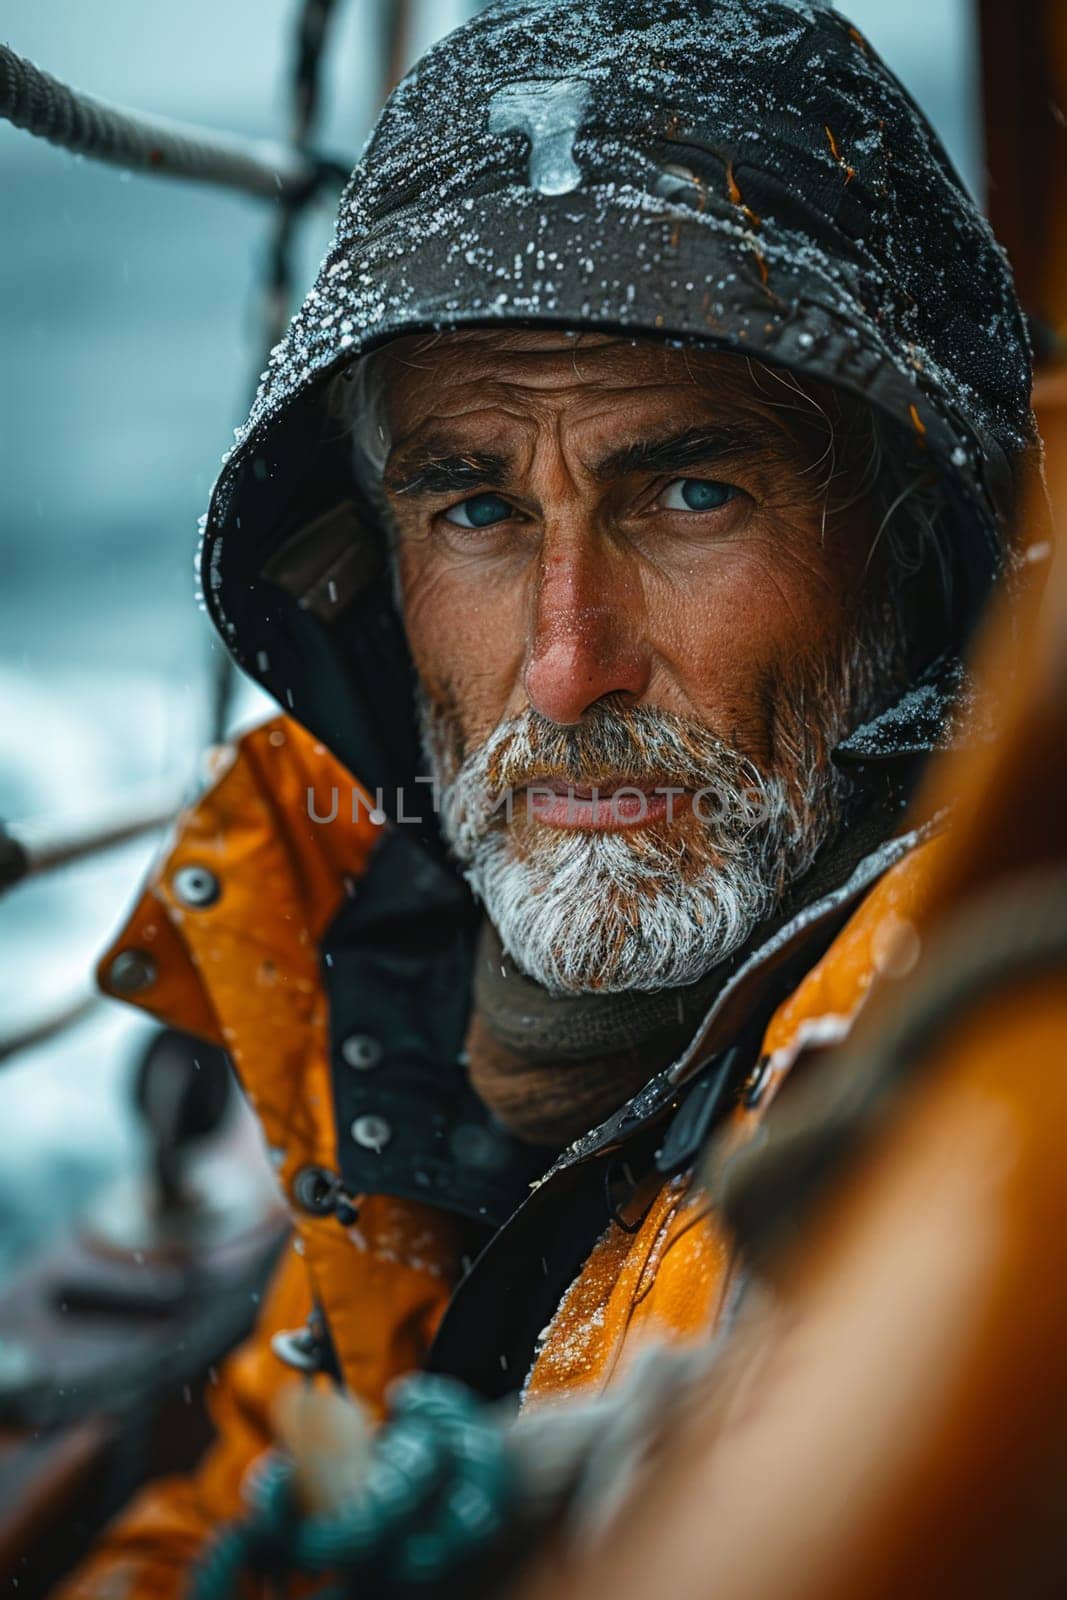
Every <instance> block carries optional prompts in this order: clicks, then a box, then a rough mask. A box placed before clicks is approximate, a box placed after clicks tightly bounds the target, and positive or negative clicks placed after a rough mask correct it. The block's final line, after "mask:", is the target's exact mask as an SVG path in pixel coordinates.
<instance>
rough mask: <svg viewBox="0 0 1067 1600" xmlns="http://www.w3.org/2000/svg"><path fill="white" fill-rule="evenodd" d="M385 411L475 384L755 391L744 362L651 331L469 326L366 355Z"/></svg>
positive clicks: (409, 408)
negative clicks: (669, 340)
mask: <svg viewBox="0 0 1067 1600" xmlns="http://www.w3.org/2000/svg"><path fill="white" fill-rule="evenodd" d="M368 360H369V362H370V363H371V364H372V365H373V366H374V368H375V370H376V375H377V382H378V384H379V385H380V388H381V392H382V395H383V399H384V402H385V405H386V409H387V411H388V413H389V414H390V415H391V416H392V417H393V419H394V421H395V420H396V417H397V414H400V415H404V416H410V415H411V413H412V412H413V411H414V412H420V411H425V410H428V409H431V408H432V407H433V404H434V402H435V400H436V399H438V398H439V397H442V396H444V395H445V394H455V393H457V392H458V391H461V390H463V389H466V388H469V387H471V386H477V388H478V389H479V391H480V392H481V393H485V392H486V391H487V390H490V389H492V388H499V389H510V390H513V391H516V392H517V393H519V394H521V391H523V390H528V391H530V393H531V395H537V394H541V395H545V394H550V393H552V392H556V391H558V392H560V393H564V394H566V393H573V392H575V391H577V390H580V389H583V388H584V389H593V388H603V389H619V390H639V389H642V388H645V389H651V388H661V387H664V386H669V385H673V384H677V383H684V384H686V385H689V386H692V385H704V384H707V385H709V386H712V387H716V388H719V389H722V390H724V391H731V392H734V393H736V394H737V396H738V397H739V398H740V397H741V396H742V395H745V394H747V395H754V394H755V392H756V386H755V385H754V383H753V377H752V369H751V363H749V362H747V361H746V360H745V359H744V358H743V357H738V356H736V355H732V354H723V353H722V352H720V351H712V350H698V349H693V348H681V347H679V346H678V345H676V344H669V343H667V342H665V341H664V340H661V339H656V338H652V337H648V336H645V337H635V336H632V335H630V336H625V337H624V336H621V335H618V336H617V335H612V334H605V333H595V332H585V331H581V330H578V331H570V330H566V329H559V330H557V329H523V328H511V329H503V328H502V329H494V328H489V329H475V330H467V331H463V332H457V333H445V334H437V335H432V336H430V337H426V336H422V337H418V336H414V337H410V338H406V339H398V340H395V341H393V342H392V343H391V344H389V345H387V346H386V347H385V348H384V349H382V350H381V351H379V352H377V353H376V354H375V355H372V356H370V357H369V358H368Z"/></svg>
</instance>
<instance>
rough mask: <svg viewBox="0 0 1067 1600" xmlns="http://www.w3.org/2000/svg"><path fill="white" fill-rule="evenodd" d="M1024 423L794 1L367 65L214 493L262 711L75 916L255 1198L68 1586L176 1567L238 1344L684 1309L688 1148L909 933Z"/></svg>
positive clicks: (776, 1070)
mask: <svg viewBox="0 0 1067 1600" xmlns="http://www.w3.org/2000/svg"><path fill="white" fill-rule="evenodd" d="M1037 463H1038V446H1037V443H1036V434H1035V430H1034V426H1033V419H1032V416H1031V413H1030V409H1029V356H1028V347H1027V341H1026V335H1025V331H1024V327H1023V323H1022V319H1021V316H1020V312H1019V308H1018V305H1017V303H1016V300H1015V297H1014V294H1013V291H1012V287H1011V283H1010V279H1009V276H1008V272H1007V269H1006V265H1005V262H1004V259H1003V257H1002V255H1001V253H1000V252H999V250H998V249H997V247H996V245H995V243H994V241H993V239H992V237H991V235H990V233H989V230H988V228H987V226H986V224H985V223H984V221H983V220H982V218H981V217H980V216H979V214H978V213H977V211H976V210H975V208H974V207H973V205H972V204H971V202H970V201H969V200H968V198H967V197H966V196H965V195H964V193H963V192H962V190H961V188H960V186H959V183H958V180H957V179H956V178H955V176H954V174H953V173H952V171H951V168H950V167H949V165H948V163H947V160H946V159H945V157H944V155H943V153H942V152H941V150H940V147H939V145H938V144H937V141H936V139H935V137H934V136H933V134H932V133H931V131H930V130H929V128H928V127H927V125H926V124H925V123H924V121H923V120H922V118H921V116H920V114H919V113H918V112H917V110H916V109H915V107H914V106H913V105H912V103H911V102H910V101H909V100H908V98H907V96H906V95H905V94H904V92H903V91H902V90H901V88H900V86H899V85H898V84H897V83H896V82H895V80H893V79H892V77H891V76H890V74H888V72H887V71H886V70H885V68H884V67H883V66H882V65H881V63H880V62H879V61H878V59H877V57H876V56H875V55H874V53H873V51H872V50H871V48H870V46H869V45H868V44H867V42H866V41H865V40H864V39H863V38H862V36H861V35H860V34H859V33H858V32H857V31H856V30H855V29H854V28H852V27H850V25H849V24H848V22H847V21H846V20H845V19H844V18H843V17H841V16H839V15H837V14H835V13H834V12H833V11H832V10H830V9H828V8H826V7H823V6H818V5H815V4H811V3H807V0H780V3H776V0H669V3H664V0H655V3H653V0H615V3H607V0H582V3H580V4H577V5H576V4H575V3H574V0H566V3H563V0H549V3H548V4H543V5H533V4H515V3H507V4H503V5H497V6H493V7H490V8H489V9H488V10H487V11H486V12H484V13H483V14H482V15H481V16H480V17H479V18H478V19H477V20H475V21H474V22H472V23H470V24H469V25H468V26H466V27H465V28H463V29H461V30H460V31H459V32H458V33H456V34H454V35H452V36H451V37H450V38H449V39H448V40H446V41H445V42H444V43H443V44H441V45H439V46H438V47H437V48H436V49H435V50H433V51H431V52H430V54H429V55H428V56H427V57H426V59H425V60H424V61H423V62H421V63H420V64H419V66H418V67H417V68H416V69H415V71H414V72H413V73H412V74H411V75H410V76H409V77H408V78H407V79H406V80H405V81H404V83H402V84H401V86H400V87H399V89H398V90H397V91H396V93H395V94H394V96H393V97H392V99H391V101H390V103H389V105H388V106H387V107H386V109H385V111H384V112H383V115H382V118H381V120H380V122H379V124H378V127H377V129H376V131H375V134H374V136H373V138H372V140H371V143H370V145H369V147H368V150H367V152H366V155H365V157H364V159H363V161H362V162H361V164H360V166H359V167H358V168H357V169H356V172H355V174H354V176H353V180H352V183H351V185H350V187H349V189H348V190H347V191H346V194H345V196H344V198H343V201H342V205H341V211H340V221H339V228H338V234H337V238H336V241H335V244H334V246H333V248H332V249H331V251H330V253H329V255H328V256H327V259H326V261H325V262H324V264H323V267H322V270H321V272H320V275H319V278H318V281H317V284H316V286H315V288H314V289H313V290H312V291H311V293H310V295H309V296H308V299H307V301H306V303H305V306H304V308H303V310H302V312H301V313H300V315H299V316H298V317H297V318H296V319H295V321H294V323H293V325H292V327H291V329H290V332H289V334H288V336H287V338H286V340H285V341H284V342H283V344H282V345H281V346H279V348H278V349H277V350H276V351H275V352H274V356H273V358H272V361H271V365H270V368H269V370H268V372H267V374H266V375H265V381H264V386H263V389H262V391H261V393H260V396H259V399H258V400H257V403H256V407H255V409H254V412H253V416H252V418H251V420H250V423H249V425H248V427H247V428H246V429H245V430H244V431H243V432H242V434H241V436H240V439H239V443H238V446H237V449H236V451H235V452H234V453H233V454H232V455H231V457H230V458H229V460H228V461H227V462H226V464H225V469H224V471H223V474H222V477H221V479H220V481H219V484H218V486H217V488H216V492H215V496H214V499H213V502H212V508H211V512H210V514H209V518H208V520H207V525H206V530H205V539H204V546H203V551H202V558H201V559H202V571H203V575H204V587H205V593H206V596H207V601H208V605H209V608H210V611H211V614H212V616H213V618H214V620H215V622H216V625H217V626H218V627H219V629H220V631H221V633H222V635H223V637H224V638H225V640H226V641H227V643H228V645H229V646H230V648H231V649H232V650H233V652H234V654H235V656H236V658H237V660H238V661H239V662H240V663H241V664H242V666H244V667H245V669H246V670H247V671H249V672H250V673H251V674H253V675H254V676H255V677H256V678H257V679H258V680H259V681H260V682H261V683H262V684H264V685H265V686H266V687H267V688H268V689H269V690H270V692H271V693H272V694H274V695H275V697H276V698H277V699H278V701H279V703H280V705H281V706H282V708H283V710H284V712H285V713H286V715H285V716H283V717H282V718H281V719H279V720H277V721H276V722H274V723H272V724H269V725H268V726H267V727H266V728H264V729H260V730H256V731H254V732H253V733H252V734H250V735H248V736H247V737H246V738H245V739H244V740H243V741H242V742H241V745H240V747H239V748H238V750H237V752H236V753H235V755H234V757H233V759H232V761H231V764H230V765H229V766H228V768H227V769H226V770H225V771H223V772H222V773H221V775H220V776H218V778H217V781H216V783H215V786H214V787H213V788H212V789H211V790H210V791H209V792H208V793H207V794H206V795H205V797H204V798H203V799H202V800H201V801H200V802H199V804H198V805H197V807H196V808H195V809H193V810H192V811H191V812H189V813H187V814H186V815H185V816H184V817H183V819H182V822H181V826H180V829H179V832H178V837H177V841H176V844H175V846H174V848H173V850H172V851H171V852H170V854H169V855H168V857H167V859H166V860H165V862H164V863H163V864H162V865H161V867H160V869H159V871H158V873H157V874H156V875H155V876H154V878H153V880H152V882H151V884H150V885H149V887H148V889H147V891H146V894H145V896H144V898H143V899H142V901H141V903H140V905H139V906H138V908H137V909H136V910H135V912H134V914H133V916H132V918H131V920H130V922H129V924H128V926H127V928H126V929H125V930H124V932H123V934H122V936H121V938H120V939H119V941H118V942H117V944H116V945H115V946H114V948H113V949H112V950H111V952H109V954H108V956H107V957H106V958H105V961H104V963H103V965H102V968H101V974H102V981H103V984H104V987H105V988H106V989H107V990H108V991H109V992H111V993H116V994H119V993H121V994H124V995H125V996H126V997H128V998H131V999H133V1000H135V1001H136V1002H137V1003H138V1004H141V1005H143V1006H145V1007H146V1008H148V1009H149V1010H151V1011H154V1012H156V1013H157V1014H158V1015H160V1016H162V1017H165V1018H167V1019H168V1020H170V1021H172V1022H174V1023H176V1024H177V1025H179V1026H183V1027H186V1028H189V1029H191V1030H192V1031H194V1032H200V1033H203V1034H205V1035H206V1036H209V1037H213V1038H216V1039H218V1040H220V1041H222V1042H225V1044H226V1045H227V1047H228V1048H229V1051H230V1054H231V1057H232V1059H233V1062H234V1065H235V1068H236V1070H237V1072H238V1074H239V1075H240V1077H241V1080H242V1082H243V1084H244V1087H245V1090H246V1092H247V1094H248V1097H249V1099H250V1101H251V1103H252V1104H253V1106H254V1107H255V1109H256V1111H257V1113H258V1115H259V1117H260V1119H261V1121H262V1123H263V1126H264V1130H265V1133H266V1137H267V1141H268V1143H269V1144H270V1146H271V1147H272V1149H273V1152H274V1156H275V1159H276V1162H277V1166H278V1171H279V1177H280V1180H281V1183H282V1185H283V1187H284V1190H285V1193H286V1195H287V1197H288V1198H289V1200H290V1202H291V1204H292V1207H293V1217H294V1229H295V1245H296V1250H295V1252H294V1253H293V1254H291V1255H290V1256H288V1257H287V1259H286V1261H285V1263H284V1264H283V1266H282V1267H281V1269H280V1270H279V1275H278V1278H277V1280H276V1282H275V1285H274V1287H273V1289H272V1292H271V1296H270V1299H269V1302H268V1304H267V1305H266V1307H265V1308H264V1312H263V1316H262V1319H261V1324H260V1327H259V1328H258V1329H257V1331H256V1334H255V1335H254V1336H253V1338H252V1340H251V1341H250V1342H249V1344H248V1345H247V1346H246V1347H245V1348H244V1349H243V1350H242V1351H240V1352H238V1354H237V1355H236V1356H235V1357H234V1358H233V1359H232V1360H231V1363H230V1367H229V1371H228V1374H227V1375H226V1377H225V1378H224V1381H223V1383H222V1384H221V1385H220V1388H219V1391H218V1397H217V1402H216V1421H217V1424H218V1440H217V1443H216V1444H215V1446H214V1447H213V1449H212V1451H211V1452H210V1453H209V1455H208V1457H207V1459H206V1461H205V1463H204V1464H203V1466H202V1467H201V1468H200V1470H199V1472H198V1473H197V1474H196V1475H195V1476H194V1477H192V1478H190V1479H187V1480H182V1481H180V1482H170V1483H168V1484H165V1485H162V1486H157V1487H155V1488H153V1489H150V1490H149V1491H148V1492H147V1493H146V1495H145V1496H144V1497H143V1498H142V1500H141V1501H140V1502H139V1503H138V1504H137V1505H136V1506H135V1507H134V1508H133V1510H132V1511H131V1512H130V1513H128V1514H127V1516H126V1518H125V1519H123V1520H122V1521H120V1523H119V1525H118V1526H117V1527H116V1529H115V1530H113V1532H112V1534H111V1535H110V1536H109V1538H108V1539H107V1540H106V1541H105V1544H104V1546H103V1548H102V1549H101V1551H100V1552H99V1554H98V1555H97V1557H96V1558H95V1560H94V1562H92V1563H91V1564H90V1566H89V1568H88V1569H87V1570H86V1572H85V1573H84V1575H83V1576H82V1577H81V1579H80V1580H78V1582H77V1584H76V1586H75V1591H74V1592H76V1593H80V1594H94V1593H97V1594H98V1593H103V1592H107V1591H106V1588H105V1587H104V1586H105V1585H106V1583H108V1582H112V1581H116V1582H117V1581H118V1577H119V1575H120V1574H121V1576H122V1580H123V1581H124V1582H126V1583H127V1585H128V1588H127V1590H126V1591H125V1592H127V1593H129V1594H132V1595H141V1594H144V1595H148V1594H152V1595H161V1594H167V1593H177V1592H179V1591H180V1588H181V1585H182V1583H183V1582H184V1575H185V1574H186V1573H187V1570H188V1567H189V1564H190V1563H191V1562H193V1561H194V1560H195V1559H196V1556H197V1554H198V1552H199V1551H200V1550H201V1549H202V1548H203V1545H204V1541H205V1539H206V1538H208V1537H209V1536H210V1534H211V1533H212V1531H213V1530H214V1529H215V1528H216V1527H217V1526H218V1524H219V1523H220V1522H221V1521H223V1520H225V1519H226V1518H228V1517H231V1516H233V1515H234V1514H235V1513H236V1512H237V1510H238V1509H239V1506H240V1484H241V1480H242V1477H243V1475H244V1473H245V1471H246V1470H247V1467H248V1465H249V1463H250V1462H251V1461H252V1460H253V1459H254V1458H255V1457H256V1455H257V1454H258V1453H259V1452H260V1451H262V1450H263V1449H264V1448H265V1447H266V1446H267V1445H268V1444H269V1442H270V1436H271V1435H270V1424H269V1409H270V1402H271V1400H272V1397H273V1396H274V1394H275V1393H276V1391H277V1390H278V1388H279V1387H280V1386H281V1384H282V1383H283V1382H284V1381H285V1380H286V1368H285V1366H284V1365H283V1362H288V1363H289V1364H290V1365H291V1366H296V1367H297V1368H299V1369H302V1370H305V1371H322V1372H327V1373H330V1374H332V1375H333V1376H334V1378H335V1379H340V1381H342V1382H343V1383H344V1384H345V1385H346V1386H347V1388H348V1389H349V1390H351V1391H352V1392H353V1393H355V1394H357V1395H359V1396H361V1397H362V1398H363V1399H364V1400H365V1401H366V1402H367V1403H368V1404H369V1405H370V1406H371V1407H372V1409H374V1410H376V1411H378V1412H379V1413H380V1411H381V1409H382V1395H383V1390H384V1388H385V1385H386V1384H387V1382H388V1381H389V1379H390V1378H392V1377H393V1376H395V1375H396V1374H397V1373H399V1372H403V1371H406V1370H410V1369H411V1368H414V1367H418V1366H429V1367H430V1368H432V1369H434V1370H438V1371H443V1372H450V1373H453V1374H455V1375H458V1376H459V1377H461V1378H463V1379H465V1380H466V1381H467V1382H469V1383H470V1384H472V1385H473V1386H474V1387H475V1388H476V1389H477V1390H478V1391H479V1392H480V1393H482V1394H484V1395H487V1396H493V1395H497V1394H503V1393H508V1392H512V1391H515V1390H517V1389H520V1388H523V1389H524V1391H525V1394H526V1396H527V1402H528V1403H534V1402H535V1401H538V1400H543V1399H550V1398H551V1399H555V1398H558V1397H559V1396H561V1395H563V1394H566V1393H567V1392H569V1391H571V1390H573V1389H576V1388H584V1389H589V1388H590V1387H592V1388H593V1389H595V1388H596V1387H597V1386H599V1385H603V1384H604V1383H607V1382H610V1381H611V1380H612V1379H613V1378H614V1377H615V1376H616V1375H617V1374H618V1373H619V1372H621V1371H622V1370H623V1369H624V1367H625V1365H626V1363H627V1361H628V1360H629V1359H630V1357H631V1356H632V1354H633V1353H634V1351H635V1350H636V1349H637V1348H638V1347H639V1346H640V1345H641V1344H642V1342H643V1341H646V1340H647V1339H649V1338H663V1337H668V1338H682V1337H685V1336H687V1335H706V1334H707V1332H708V1330H709V1329H710V1328H711V1327H713V1326H714V1323H715V1319H716V1317H717V1316H718V1314H719V1310H720V1308H721V1306H722V1305H723V1303H724V1301H725V1300H726V1298H727V1296H728V1294H729V1292H730V1286H731V1250H730V1243H729V1240H728V1238H727V1235H726V1233H725V1230H724V1228H723V1226H722V1224H721V1223H720V1221H719V1220H718V1219H717V1218H716V1217H715V1215H714V1214H709V1210H708V1202H707V1199H706V1197H705V1196H704V1195H703V1193H702V1191H701V1190H700V1189H699V1187H698V1186H697V1185H696V1184H695V1183H694V1181H693V1178H692V1171H693V1166H694V1162H695V1160H696V1158H697V1156H698V1154H699V1152H700V1151H701V1150H702V1148H703V1147H704V1144H705V1142H706V1139H707V1136H708V1133H709V1131H710V1130H712V1129H713V1128H715V1127H716V1126H717V1125H718V1124H719V1123H720V1122H721V1121H722V1119H723V1118H724V1117H725V1116H727V1115H732V1116H735V1117H736V1116H744V1117H749V1118H751V1117H752V1116H753V1115H754V1114H758V1112H759V1109H760V1108H761V1106H762V1104H763V1103H764V1102H765V1101H766V1099H767V1098H768V1097H769V1095H770V1093H771V1091H772V1090H773V1088H774V1087H776V1085H777V1083H778V1082H779V1081H780V1079H781V1077H782V1076H783V1075H784V1073H785V1071H786V1070H787V1069H788V1067H789V1065H790V1064H791V1062H792V1061H793V1060H794V1059H795V1058H796V1056H797V1055H798V1054H799V1053H800V1052H801V1051H802V1050H803V1049H804V1047H805V1045H806V1044H807V1043H811V1042H822V1043H825V1042H827V1040H828V1039H830V1038H833V1037H839V1036H840V1035H841V1034H842V1033H843V1032H845V1031H847V1026H848V1023H849V1020H850V1019H851V1017H852V1016H853V1015H854V1014H855V1012H856V1011H857V1010H858V1008H859V1006H860V1005H861V1004H862V1001H863V998H864V996H865V994H866V993H867V990H868V988H869V986H870V982H871V978H872V975H873V973H874V972H875V971H876V970H877V969H878V967H879V966H886V965H887V964H888V965H892V964H893V963H894V962H899V961H901V960H902V959H906V956H907V931H908V919H909V917H910V915H911V914H912V913H913V912H914V910H915V908H916V907H917V906H919V905H921V902H922V898H923V892H924V884H925V881H926V875H927V871H928V865H927V863H928V860H929V857H930V855H931V853H932V852H936V850H937V848H938V844H937V841H936V839H935V838H934V837H933V835H934V833H935V832H936V824H935V823H930V824H927V825H921V826H919V827H918V828H915V827H911V828H909V829H908V830H907V831H902V829H903V823H902V808H903V807H904V805H905V804H906V802H907V800H908V798H909V795H910V793H911V790H912V787H913V784H914V779H915V776H916V774H917V770H918V767H919V766H920V764H921V761H922V758H923V756H924V755H925V754H926V752H928V751H929V750H930V749H931V748H933V747H935V746H937V745H938V744H941V743H943V742H944V741H945V740H946V738H947V737H948V736H949V734H950V732H951V729H952V726H953V720H954V718H955V716H956V715H957V711H958V704H957V702H958V698H959V695H958V691H959V687H960V673H959V670H958V654H959V651H960V649H961V647H962V645H963V644H964V642H965V639H966V637H967V634H968V631H969V628H970V626H971V623H972V621H973V619H974V617H975V615H976V614H977V612H978V610H979V608H980V606H981V603H982V600H983V598H984V596H985V594H986V592H987V590H988V588H989V586H990V584H991V583H992V582H993V580H994V578H995V577H996V575H997V574H998V572H999V571H1000V570H1001V569H1002V568H1003V566H1004V564H1005V561H1006V537H1007V535H1006V529H1007V527H1008V523H1009V519H1010V516H1011V512H1012V508H1013V505H1014V503H1015V500H1016V496H1017V490H1018V486H1019V484H1020V482H1021V480H1022V479H1023V478H1024V477H1025V476H1026V475H1027V474H1028V473H1030V472H1031V471H1033V470H1036V469H1037ZM435 802H437V803H436V804H435Z"/></svg>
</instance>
